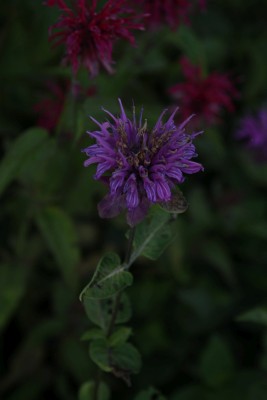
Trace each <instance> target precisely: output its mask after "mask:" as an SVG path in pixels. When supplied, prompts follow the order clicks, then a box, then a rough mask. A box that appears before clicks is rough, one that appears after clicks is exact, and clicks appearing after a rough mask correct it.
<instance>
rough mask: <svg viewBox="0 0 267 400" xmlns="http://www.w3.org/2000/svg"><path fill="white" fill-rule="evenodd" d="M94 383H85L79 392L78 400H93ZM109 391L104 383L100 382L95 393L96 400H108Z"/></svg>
mask: <svg viewBox="0 0 267 400" xmlns="http://www.w3.org/2000/svg"><path fill="white" fill-rule="evenodd" d="M94 391H95V382H93V381H89V382H85V383H84V384H83V385H82V386H81V388H80V390H79V400H94ZM109 399H110V391H109V388H108V386H107V385H106V384H105V383H104V382H100V384H99V387H98V393H97V400H109Z"/></svg>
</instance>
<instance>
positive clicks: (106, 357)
mask: <svg viewBox="0 0 267 400" xmlns="http://www.w3.org/2000/svg"><path fill="white" fill-rule="evenodd" d="M89 354H90V357H91V359H92V360H93V361H94V363H96V365H98V367H99V368H100V369H102V370H103V371H105V372H111V371H112V367H111V366H110V354H109V348H108V345H107V341H106V340H105V339H97V340H94V341H93V342H92V343H91V344H90V348H89Z"/></svg>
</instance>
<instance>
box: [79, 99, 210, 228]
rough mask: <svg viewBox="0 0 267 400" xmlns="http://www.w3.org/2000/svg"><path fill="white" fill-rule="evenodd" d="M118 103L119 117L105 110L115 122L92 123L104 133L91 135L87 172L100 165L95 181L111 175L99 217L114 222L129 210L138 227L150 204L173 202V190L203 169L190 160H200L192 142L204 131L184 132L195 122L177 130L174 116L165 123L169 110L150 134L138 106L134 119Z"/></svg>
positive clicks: (99, 206) (99, 132)
mask: <svg viewBox="0 0 267 400" xmlns="http://www.w3.org/2000/svg"><path fill="white" fill-rule="evenodd" d="M119 104H120V115H119V116H118V117H115V116H114V115H113V114H111V113H110V112H109V111H106V110H104V111H105V112H106V113H107V114H108V115H109V117H110V121H106V122H103V123H99V122H98V121H96V120H95V119H94V118H92V120H93V121H94V122H95V123H96V124H97V125H98V127H99V129H98V130H96V131H93V132H88V134H89V135H90V136H91V137H92V138H94V139H95V140H96V144H93V145H91V146H89V147H87V148H85V149H83V150H82V151H83V152H84V153H85V154H86V155H87V156H88V159H87V160H86V161H85V163H84V166H85V167H87V166H88V165H90V164H94V163H95V164H98V166H97V170H96V174H95V179H101V178H103V175H104V174H107V175H106V176H105V180H106V181H107V183H108V186H109V193H108V194H107V195H106V196H105V197H104V198H103V200H102V201H100V203H99V205H98V210H99V214H100V216H101V217H103V218H110V217H114V216H116V215H118V214H119V213H120V212H122V211H123V210H127V221H128V223H129V225H130V226H134V225H136V224H137V223H138V222H140V221H141V220H142V219H143V218H144V217H145V215H146V213H147V211H148V209H149V206H150V205H151V204H153V203H160V202H168V201H170V200H171V198H172V189H174V188H175V185H177V184H178V183H182V182H183V181H184V174H194V173H196V172H198V171H200V170H203V167H202V165H201V164H199V163H197V162H195V161H192V160H191V159H192V158H194V157H196V156H197V154H196V150H195V146H194V145H193V143H192V141H193V139H194V138H195V137H196V136H197V135H198V134H199V133H200V132H196V133H193V134H187V133H186V132H185V126H186V124H187V123H188V122H189V120H190V119H191V117H190V118H188V119H187V120H186V121H184V123H182V124H181V125H179V126H176V125H175V124H174V120H173V117H174V114H175V113H173V114H172V115H171V116H170V117H169V119H168V120H167V121H166V122H165V123H164V122H163V121H162V118H163V116H164V114H165V112H166V110H165V111H163V113H162V114H161V115H160V117H159V119H158V121H157V123H156V124H155V126H154V127H153V128H152V129H151V130H150V129H149V128H148V124H147V121H146V120H145V122H143V110H142V111H141V113H140V117H139V118H138V120H137V119H136V115H135V108H134V107H133V116H132V119H130V118H128V117H127V116H126V113H125V111H124V108H123V105H122V103H121V101H120V100H119Z"/></svg>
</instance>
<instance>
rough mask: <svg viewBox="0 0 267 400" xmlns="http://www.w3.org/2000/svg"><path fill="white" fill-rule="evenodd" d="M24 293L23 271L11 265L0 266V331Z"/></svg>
mask: <svg viewBox="0 0 267 400" xmlns="http://www.w3.org/2000/svg"><path fill="white" fill-rule="evenodd" d="M24 291H25V271H24V270H23V268H14V266H13V265H8V264H7V265H5V264H1V265H0V330H1V329H2V328H3V327H4V326H5V324H6V323H7V322H8V320H9V318H10V317H11V315H12V313H13V312H14V311H15V309H16V307H17V305H18V304H19V301H20V299H21V297H22V296H23V294H24Z"/></svg>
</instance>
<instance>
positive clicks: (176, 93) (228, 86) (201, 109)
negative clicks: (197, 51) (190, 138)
mask: <svg viewBox="0 0 267 400" xmlns="http://www.w3.org/2000/svg"><path fill="white" fill-rule="evenodd" d="M180 65H181V69H182V74H183V76H184V77H185V79H186V81H185V82H183V83H178V84H177V85H174V86H173V87H171V88H170V89H169V92H170V93H171V94H172V96H173V98H174V99H177V100H178V101H179V102H180V104H181V113H182V116H183V117H184V118H187V117H188V116H189V115H191V114H197V118H198V119H201V118H203V119H204V120H205V121H206V122H207V123H210V124H211V123H218V122H219V121H220V118H219V114H220V112H221V111H222V109H223V108H226V109H227V110H228V111H229V112H233V111H234V109H235V108H234V103H233V99H234V98H236V97H237V96H238V92H237V90H236V88H235V87H234V85H233V83H232V82H231V80H230V79H229V77H228V76H227V75H226V74H220V73H217V72H213V73H211V74H210V75H208V76H207V77H205V76H203V71H202V69H201V67H200V66H198V65H193V64H191V62H190V61H189V60H188V59H187V58H186V57H183V58H182V59H181V61H180Z"/></svg>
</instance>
